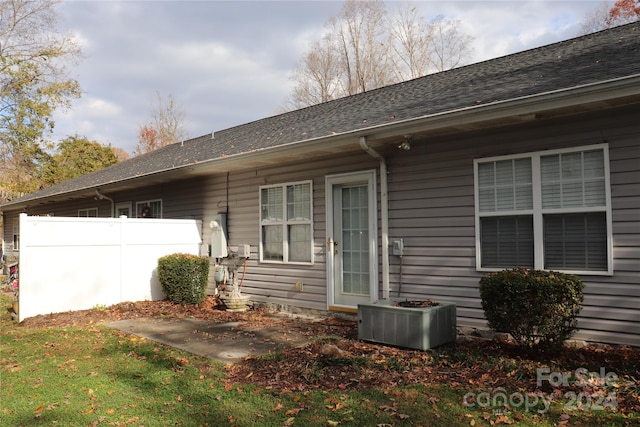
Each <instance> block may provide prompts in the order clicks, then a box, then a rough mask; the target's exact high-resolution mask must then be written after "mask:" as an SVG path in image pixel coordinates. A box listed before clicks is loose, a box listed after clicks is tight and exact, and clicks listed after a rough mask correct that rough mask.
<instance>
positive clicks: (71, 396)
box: [0, 295, 640, 427]
mask: <svg viewBox="0 0 640 427" xmlns="http://www.w3.org/2000/svg"><path fill="white" fill-rule="evenodd" d="M10 305H11V304H10V300H9V298H8V297H7V296H5V295H2V296H1V297H0V309H1V312H0V327H1V328H2V330H1V334H0V349H1V350H0V376H1V384H0V402H1V403H0V425H1V426H52V425H60V426H146V427H153V426H253V425H258V426H307V427H309V426H469V425H470V426H474V425H475V426H485V425H486V426H489V425H501V424H505V425H507V424H513V425H518V426H534V425H535V426H555V425H567V426H578V425H579V426H625V425H629V426H631V425H640V414H638V413H637V412H635V411H636V410H635V408H636V406H633V405H634V402H636V403H638V402H639V401H638V400H637V399H638V393H639V391H640V390H639V386H638V382H637V379H640V378H639V377H640V375H639V374H638V366H637V362H638V360H635V361H633V360H631V361H630V362H629V363H628V364H625V365H623V366H617V367H614V366H607V367H605V368H606V370H607V371H615V372H616V374H617V375H618V380H617V381H616V383H615V384H611V385H608V386H607V385H602V384H600V385H597V384H596V385H591V386H590V388H582V389H581V390H583V391H581V393H584V394H582V395H580V393H576V389H575V387H574V388H572V389H570V388H561V387H559V388H556V389H550V390H548V391H544V390H537V391H536V390H535V389H531V388H529V389H517V388H513V389H505V390H504V395H505V396H507V399H510V400H511V403H510V404H509V401H507V404H506V405H503V404H502V403H503V402H502V401H501V400H500V396H499V395H500V393H501V390H498V389H497V388H496V386H495V378H494V382H493V383H487V384H492V385H488V386H487V385H485V384H484V383H483V382H482V381H480V380H478V378H480V379H481V378H482V372H476V373H477V374H478V375H475V376H473V378H471V377H470V378H469V379H465V377H460V378H458V381H457V382H456V381H450V380H449V381H436V380H434V381H420V382H417V383H404V384H403V385H393V383H391V384H390V383H388V382H384V383H381V384H380V387H370V386H363V387H358V386H355V387H354V386H350V387H346V388H345V389H340V387H337V388H336V387H334V386H333V384H335V383H336V382H335V378H332V379H329V378H328V377H327V378H326V381H327V384H332V386H331V387H327V388H326V389H325V388H323V387H322V381H323V379H324V378H325V376H327V375H329V372H331V374H330V375H331V376H333V377H335V376H336V375H338V376H340V375H342V374H344V376H345V382H347V383H349V384H353V381H355V380H352V378H351V377H352V376H353V372H358V373H359V374H360V375H361V376H362V378H364V376H375V375H380V378H382V377H386V372H390V371H394V370H395V371H400V372H404V373H406V375H407V376H410V375H411V369H412V368H411V366H413V368H415V369H416V370H417V369H420V368H421V366H420V364H428V363H432V364H434V366H435V364H437V366H438V369H439V370H440V371H443V370H446V369H445V368H444V367H446V366H450V367H451V370H452V371H455V370H456V369H458V368H457V367H460V368H462V367H464V369H465V371H464V372H467V370H468V369H469V368H472V369H476V370H478V369H479V370H483V369H484V370H486V372H487V373H488V374H490V375H491V376H492V377H495V376H496V375H502V376H503V378H505V379H506V378H508V377H509V376H516V377H517V376H523V377H526V376H530V375H531V369H532V367H534V366H542V367H548V368H549V372H550V374H551V375H553V373H554V372H556V369H558V370H559V369H561V368H562V369H563V371H564V368H565V367H564V366H557V365H554V364H553V363H554V362H553V361H551V362H549V364H546V365H545V364H540V362H539V361H538V362H535V363H534V362H533V361H529V360H526V359H522V358H518V357H516V356H510V355H508V354H504V355H501V354H493V355H487V354H483V353H481V352H480V351H479V350H475V351H474V350H473V349H474V347H473V346H467V347H464V348H456V347H455V346H443V347H442V348H440V349H435V350H432V351H429V352H424V353H423V357H422V358H421V359H420V358H416V353H415V352H412V353H411V355H412V359H411V360H412V361H411V360H407V361H403V360H399V359H398V360H395V359H394V360H392V359H391V358H390V357H386V358H385V359H384V363H379V359H375V358H374V357H373V356H369V355H367V356H353V357H334V358H324V359H313V358H312V359H309V360H307V361H306V362H302V361H301V360H302V359H300V358H299V357H298V356H294V355H293V353H292V356H291V357H292V361H291V363H290V364H289V366H290V367H291V369H292V370H293V369H296V367H295V366H294V364H295V363H297V364H300V363H306V367H305V369H306V372H305V373H304V374H303V375H302V376H303V377H306V376H309V377H313V379H314V380H315V384H316V386H314V387H309V388H308V389H307V388H305V387H304V381H303V379H302V378H300V381H301V383H300V384H301V385H300V387H298V388H295V389H289V390H282V389H278V388H277V387H276V388H274V387H267V386H265V385H264V384H261V383H256V382H255V381H254V377H256V378H258V377H260V376H261V375H260V374H262V376H264V375H265V373H266V372H269V373H270V375H271V373H273V375H274V377H277V376H278V375H279V372H273V370H275V369H281V370H282V375H283V378H284V377H285V376H286V370H287V369H288V368H287V366H288V365H287V358H288V355H287V354H272V355H269V356H267V357H264V358H259V359H256V360H251V361H247V364H245V365H243V367H242V368H241V367H236V368H230V367H229V366H225V365H223V364H221V363H217V362H214V361H211V360H207V359H203V358H200V357H197V356H193V355H191V354H189V353H185V352H183V351H179V350H176V349H173V348H169V347H167V346H164V345H161V344H158V343H155V342H152V341H149V340H146V339H141V338H138V337H135V336H131V335H127V334H125V333H123V332H120V331H116V330H113V329H109V328H107V327H104V326H100V325H99V324H95V323H91V324H86V325H83V326H74V327H71V326H64V327H60V326H56V327H49V328H41V327H40V328H33V327H25V326H19V325H16V324H15V323H14V322H13V321H12V320H11V317H10V316H9V314H8V312H7V310H6V308H8V307H10ZM336 340H337V338H336ZM325 342H331V341H330V340H329V341H325ZM368 348H369V349H371V348H373V345H370V347H368ZM478 348H479V347H478ZM394 354H400V353H394ZM637 354H640V353H632V355H637ZM294 357H296V359H295V363H294V362H293V358H294ZM398 357H400V356H398ZM319 360H320V361H321V362H322V363H320V362H319ZM313 361H315V363H312V362H313ZM578 363H579V364H580V365H584V366H586V367H589V368H590V369H591V366H592V365H591V364H590V361H589V360H583V361H579V362H578ZM412 364H413V365H412ZM260 369H263V370H262V371H261V372H259V371H258V370H260ZM336 369H337V370H336ZM341 369H342V370H341ZM563 371H558V372H563ZM246 372H248V373H246ZM469 372H471V371H469ZM535 375H536V374H535V370H533V379H532V378H523V381H525V383H528V384H529V383H531V381H533V382H534V383H535V380H536V378H535ZM347 376H348V377H349V378H346V377H347ZM572 378H573V379H572V380H571V382H575V381H574V380H575V377H572ZM307 379H308V378H307ZM556 379H558V378H556ZM350 381H351V382H350ZM465 381H466V383H465ZM499 383H500V382H499V381H498V384H499ZM505 384H512V382H509V381H506V382H505ZM513 384H517V383H513ZM318 385H319V386H318ZM570 390H573V391H570ZM572 392H573V393H575V398H573V395H571V393H572ZM596 392H601V393H596ZM602 392H603V393H602ZM535 393H538V395H536V394H535ZM536 396H537V397H538V400H537V401H538V403H537V405H533V403H534V402H533V399H534V397H536ZM542 396H547V397H549V398H551V397H553V403H552V404H551V405H550V408H549V410H545V407H544V405H543V403H542V400H541V397H542ZM591 396H593V397H591ZM600 397H602V400H599V399H600ZM607 397H609V399H606V398H607ZM521 398H522V399H523V400H520V399H521ZM611 398H614V400H612V399H611ZM526 399H528V400H526ZM619 401H623V402H626V403H625V408H627V409H626V410H624V411H621V410H611V409H615V408H611V407H612V406H613V403H617V402H619ZM525 402H526V403H525ZM493 403H495V405H493ZM580 403H582V407H583V408H582V409H579V408H578V406H579V404H580ZM596 403H598V404H601V405H600V406H603V409H599V408H597V407H596ZM589 404H590V405H589ZM526 405H529V407H527V406H526ZM608 406H609V408H607V407H608ZM638 407H640V406H638ZM628 408H632V409H633V410H632V411H629V410H628Z"/></svg>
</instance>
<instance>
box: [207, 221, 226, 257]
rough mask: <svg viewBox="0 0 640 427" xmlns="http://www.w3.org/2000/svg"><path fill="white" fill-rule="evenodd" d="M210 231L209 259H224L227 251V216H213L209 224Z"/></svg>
mask: <svg viewBox="0 0 640 427" xmlns="http://www.w3.org/2000/svg"><path fill="white" fill-rule="evenodd" d="M209 228H210V229H211V254H210V255H211V257H212V258H226V257H227V256H228V255H229V252H228V251H227V214H214V215H212V216H211V221H210V222H209Z"/></svg>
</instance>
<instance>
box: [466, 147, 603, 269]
mask: <svg viewBox="0 0 640 427" xmlns="http://www.w3.org/2000/svg"><path fill="white" fill-rule="evenodd" d="M608 164H609V162H608V151H607V146H606V144H602V145H597V146H590V147H583V148H580V149H573V150H558V151H548V152H537V153H529V154H526V155H520V156H512V157H500V158H492V159H479V160H476V161H475V162H474V166H475V168H474V169H475V183H476V242H477V243H476V246H477V254H478V256H477V267H478V269H479V270H483V271H489V270H494V269H502V268H513V267H529V268H536V269H548V270H562V271H566V272H572V273H596V274H603V273H606V274H611V273H612V259H611V258H612V256H611V250H610V242H611V214H610V211H611V202H610V194H609V170H608Z"/></svg>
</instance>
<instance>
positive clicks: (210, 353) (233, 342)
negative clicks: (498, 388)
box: [104, 318, 315, 363]
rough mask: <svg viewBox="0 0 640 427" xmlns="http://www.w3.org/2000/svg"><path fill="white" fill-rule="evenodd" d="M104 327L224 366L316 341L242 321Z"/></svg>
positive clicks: (141, 321)
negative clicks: (208, 359) (252, 325)
mask: <svg viewBox="0 0 640 427" xmlns="http://www.w3.org/2000/svg"><path fill="white" fill-rule="evenodd" d="M104 325H105V326H108V327H111V328H114V329H119V330H121V331H124V332H127V333H130V334H133V335H138V336H141V337H145V338H148V339H150V340H153V341H157V342H160V343H162V344H166V345H169V346H171V347H176V348H179V349H181V350H184V351H187V352H189V353H193V354H197V355H199V356H203V357H207V358H210V359H214V360H217V361H220V362H224V363H234V362H238V361H240V360H242V359H244V358H246V357H247V356H260V355H263V354H267V353H269V352H276V351H281V350H284V349H286V348H293V347H300V346H304V345H306V344H308V343H310V342H311V341H313V339H314V338H315V337H313V336H306V335H303V334H301V333H300V332H298V331H294V330H286V331H285V330H283V329H282V328H255V327H254V328H252V327H250V326H248V325H246V324H244V323H243V324H241V323H240V322H227V323H215V322H213V321H210V320H201V319H194V318H183V319H127V320H119V321H116V322H108V323H104Z"/></svg>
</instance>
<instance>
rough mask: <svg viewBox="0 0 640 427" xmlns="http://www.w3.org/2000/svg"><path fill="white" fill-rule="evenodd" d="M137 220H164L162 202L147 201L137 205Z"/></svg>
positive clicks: (158, 200)
mask: <svg viewBox="0 0 640 427" xmlns="http://www.w3.org/2000/svg"><path fill="white" fill-rule="evenodd" d="M136 217H137V218H162V200H160V199H157V200H145V201H142V202H137V203H136Z"/></svg>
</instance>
